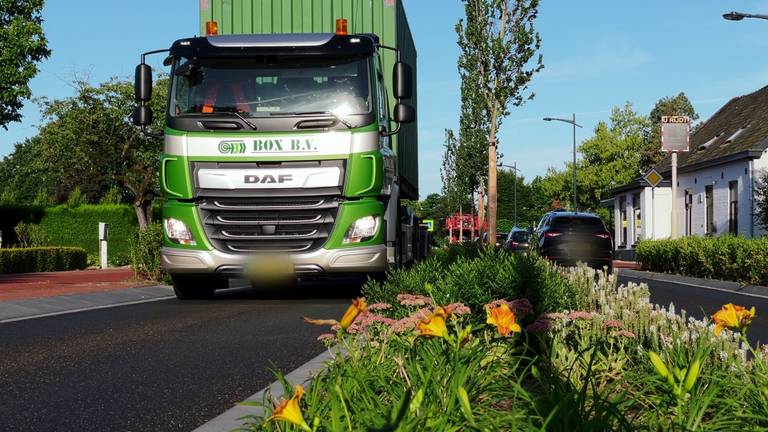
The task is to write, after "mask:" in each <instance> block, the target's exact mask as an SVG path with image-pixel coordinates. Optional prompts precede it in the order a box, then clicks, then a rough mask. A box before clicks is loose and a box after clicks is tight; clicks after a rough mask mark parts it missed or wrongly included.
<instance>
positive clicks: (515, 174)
mask: <svg viewBox="0 0 768 432" xmlns="http://www.w3.org/2000/svg"><path fill="white" fill-rule="evenodd" d="M499 166H500V167H504V168H512V170H513V171H512V173H513V174H514V182H515V195H514V203H515V204H514V207H515V223H514V225H513V227H517V171H518V169H517V161H515V162H514V164H513V165H504V164H499Z"/></svg>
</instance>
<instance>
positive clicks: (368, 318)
mask: <svg viewBox="0 0 768 432" xmlns="http://www.w3.org/2000/svg"><path fill="white" fill-rule="evenodd" d="M395 322H396V321H395V320H393V319H392V318H387V317H385V316H381V315H377V314H373V313H370V312H366V313H361V314H360V315H358V316H357V318H355V321H354V322H353V323H352V325H351V326H349V328H347V332H349V333H353V334H355V333H363V332H364V331H365V329H367V328H368V327H370V326H371V325H373V324H375V323H382V324H384V325H385V326H388V327H391V326H392V325H394V324H395Z"/></svg>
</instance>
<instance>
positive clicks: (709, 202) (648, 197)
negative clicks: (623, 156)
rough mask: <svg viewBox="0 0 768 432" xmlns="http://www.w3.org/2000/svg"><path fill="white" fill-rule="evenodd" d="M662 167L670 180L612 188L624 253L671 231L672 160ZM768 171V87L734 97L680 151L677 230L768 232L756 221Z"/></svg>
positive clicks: (715, 233)
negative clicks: (759, 184) (758, 186)
mask: <svg viewBox="0 0 768 432" xmlns="http://www.w3.org/2000/svg"><path fill="white" fill-rule="evenodd" d="M656 170H657V171H658V172H659V173H660V174H661V175H662V176H663V177H664V179H665V181H664V182H662V183H661V184H660V185H659V186H658V187H656V188H651V187H650V186H649V185H648V184H647V183H646V182H645V180H642V179H637V180H635V181H633V182H632V183H629V184H627V185H624V186H620V187H618V188H616V189H614V190H613V203H612V204H613V205H612V207H613V208H614V221H615V223H614V235H615V236H614V239H615V244H616V252H617V256H618V257H627V256H629V257H631V256H632V255H633V249H634V245H635V244H636V243H637V242H638V241H639V240H642V239H652V238H655V239H660V238H667V237H669V236H670V235H671V226H672V225H671V224H672V187H671V186H672V185H671V183H670V179H671V177H672V174H671V163H670V157H669V156H667V157H666V158H665V159H664V160H662V161H661V162H660V163H659V164H658V165H657V166H656ZM765 170H768V86H767V87H763V88H762V89H760V90H758V91H756V92H754V93H751V94H748V95H744V96H739V97H736V98H733V99H731V100H730V101H729V102H728V103H726V104H725V105H724V106H723V107H722V108H720V110H719V111H717V112H716V113H715V114H714V115H713V116H712V117H710V118H709V119H708V120H707V121H706V122H704V123H703V124H702V125H700V126H699V127H698V128H696V130H695V132H694V133H693V134H692V135H691V148H690V149H689V151H688V152H687V153H681V154H679V156H678V172H677V200H676V205H677V221H675V223H676V224H677V227H678V228H677V231H678V234H679V235H680V236H684V235H699V236H701V235H713V236H719V235H723V234H734V235H741V236H745V237H755V236H759V235H765V234H766V232H765V231H764V230H763V229H762V228H761V227H760V226H759V225H758V224H756V223H755V221H754V216H753V215H754V213H755V194H754V189H755V183H756V181H757V180H758V177H759V176H760V174H761V173H762V172H764V171H765Z"/></svg>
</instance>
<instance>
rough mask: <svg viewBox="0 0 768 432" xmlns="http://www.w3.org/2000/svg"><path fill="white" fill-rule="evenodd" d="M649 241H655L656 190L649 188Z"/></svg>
mask: <svg viewBox="0 0 768 432" xmlns="http://www.w3.org/2000/svg"><path fill="white" fill-rule="evenodd" d="M651 240H656V188H655V187H651Z"/></svg>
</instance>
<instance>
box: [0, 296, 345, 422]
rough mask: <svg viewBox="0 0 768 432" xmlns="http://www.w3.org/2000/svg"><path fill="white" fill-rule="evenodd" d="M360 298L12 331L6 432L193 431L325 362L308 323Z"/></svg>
mask: <svg viewBox="0 0 768 432" xmlns="http://www.w3.org/2000/svg"><path fill="white" fill-rule="evenodd" d="M358 286H359V285H358ZM329 294H330V295H329ZM354 295H355V288H354V287H349V286H346V287H340V286H338V285H325V286H310V287H305V288H303V289H301V290H297V291H294V292H293V293H292V294H291V295H290V296H289V297H290V298H282V299H281V298H278V296H273V297H275V298H271V299H269V298H268V299H263V298H255V296H254V294H253V292H252V291H244V290H235V291H234V292H229V293H227V292H225V293H220V295H219V297H218V298H217V299H216V300H212V301H200V302H180V301H177V300H175V299H174V300H164V301H157V302H152V303H144V304H137V305H131V306H123V307H116V308H112V309H103V310H93V311H87V312H80V313H73V314H67V315H60V316H53V317H47V318H39V319H32V320H28V321H19V322H11V323H5V324H0V389H1V390H0V430H2V431H41V430H48V431H189V430H192V429H194V428H195V427H197V426H199V425H201V424H203V423H205V422H206V421H207V420H210V419H211V418H213V417H215V416H217V415H219V414H221V413H222V412H224V411H225V410H227V409H229V408H230V407H232V406H233V405H234V404H235V403H237V402H239V401H241V400H243V399H245V398H246V397H248V396H250V395H251V394H253V393H256V392H257V391H259V390H261V389H262V388H264V387H266V386H267V385H269V384H270V383H271V382H273V381H274V380H275V376H274V374H273V373H272V372H271V370H272V369H276V370H280V371H283V372H286V373H287V372H290V371H291V370H293V369H295V368H297V367H299V366H300V365H302V364H303V363H305V362H306V361H308V360H310V359H311V358H313V357H315V356H316V355H318V354H319V353H320V352H322V351H323V349H324V348H323V345H322V344H321V343H320V342H318V341H317V340H316V338H317V336H318V335H319V334H321V333H323V332H324V331H326V330H325V329H324V328H321V327H315V326H310V325H309V324H306V323H304V322H302V319H301V318H302V316H312V317H320V318H334V317H339V316H341V314H342V313H343V311H344V310H345V308H346V306H347V305H348V304H349V298H351V297H352V296H354ZM260 297H263V295H262V296H260ZM283 297H285V295H284V294H283Z"/></svg>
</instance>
